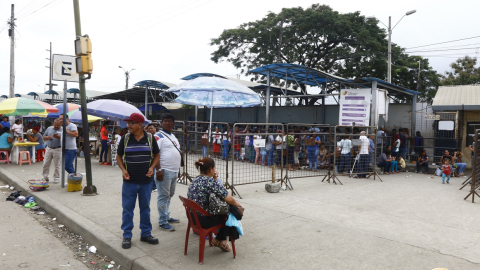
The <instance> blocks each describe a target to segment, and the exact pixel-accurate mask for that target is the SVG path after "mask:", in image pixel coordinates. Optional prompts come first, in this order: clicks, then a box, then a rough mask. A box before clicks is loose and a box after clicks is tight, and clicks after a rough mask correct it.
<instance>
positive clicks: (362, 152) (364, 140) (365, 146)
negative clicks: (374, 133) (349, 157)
mask: <svg viewBox="0 0 480 270" xmlns="http://www.w3.org/2000/svg"><path fill="white" fill-rule="evenodd" d="M360 141H361V142H362V144H361V147H360V155H368V148H369V147H370V141H369V140H368V138H367V136H360Z"/></svg>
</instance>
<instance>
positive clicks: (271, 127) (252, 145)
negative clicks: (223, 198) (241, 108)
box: [230, 123, 286, 198]
mask: <svg viewBox="0 0 480 270" xmlns="http://www.w3.org/2000/svg"><path fill="white" fill-rule="evenodd" d="M285 127H286V126H285V125H283V124H265V123H238V124H234V125H233V132H232V137H231V147H232V152H231V154H230V157H231V159H232V161H231V162H232V163H231V170H232V174H231V176H232V177H231V183H232V187H231V189H232V194H237V195H239V196H240V194H239V193H238V191H237V190H236V189H235V186H238V185H246V184H253V183H261V182H269V181H272V182H276V181H283V176H284V168H283V166H282V164H284V156H283V141H284V137H283V135H282V134H281V133H278V132H279V131H280V132H282V131H283V130H284V128H285ZM282 183H283V182H282ZM240 198H241V196H240Z"/></svg>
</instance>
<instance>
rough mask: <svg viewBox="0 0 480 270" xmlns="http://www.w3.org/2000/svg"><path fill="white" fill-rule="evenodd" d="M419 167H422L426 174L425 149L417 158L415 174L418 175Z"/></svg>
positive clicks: (426, 160) (426, 156) (426, 157)
mask: <svg viewBox="0 0 480 270" xmlns="http://www.w3.org/2000/svg"><path fill="white" fill-rule="evenodd" d="M420 166H424V167H425V173H427V174H428V155H427V150H425V149H424V150H423V151H422V153H421V154H420V155H419V156H418V160H417V173H420Z"/></svg>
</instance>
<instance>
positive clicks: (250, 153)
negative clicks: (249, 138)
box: [247, 145, 256, 163]
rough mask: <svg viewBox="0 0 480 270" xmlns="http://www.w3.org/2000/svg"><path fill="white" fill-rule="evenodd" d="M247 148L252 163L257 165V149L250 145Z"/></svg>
mask: <svg viewBox="0 0 480 270" xmlns="http://www.w3.org/2000/svg"><path fill="white" fill-rule="evenodd" d="M247 147H248V149H249V150H248V153H249V157H248V159H249V160H250V163H255V156H256V153H255V148H254V147H253V145H249V146H247Z"/></svg>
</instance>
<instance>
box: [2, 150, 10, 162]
mask: <svg viewBox="0 0 480 270" xmlns="http://www.w3.org/2000/svg"><path fill="white" fill-rule="evenodd" d="M2 153H4V154H5V155H7V159H1V158H2V157H1V154H2ZM0 163H7V164H10V157H9V156H8V151H0Z"/></svg>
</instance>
